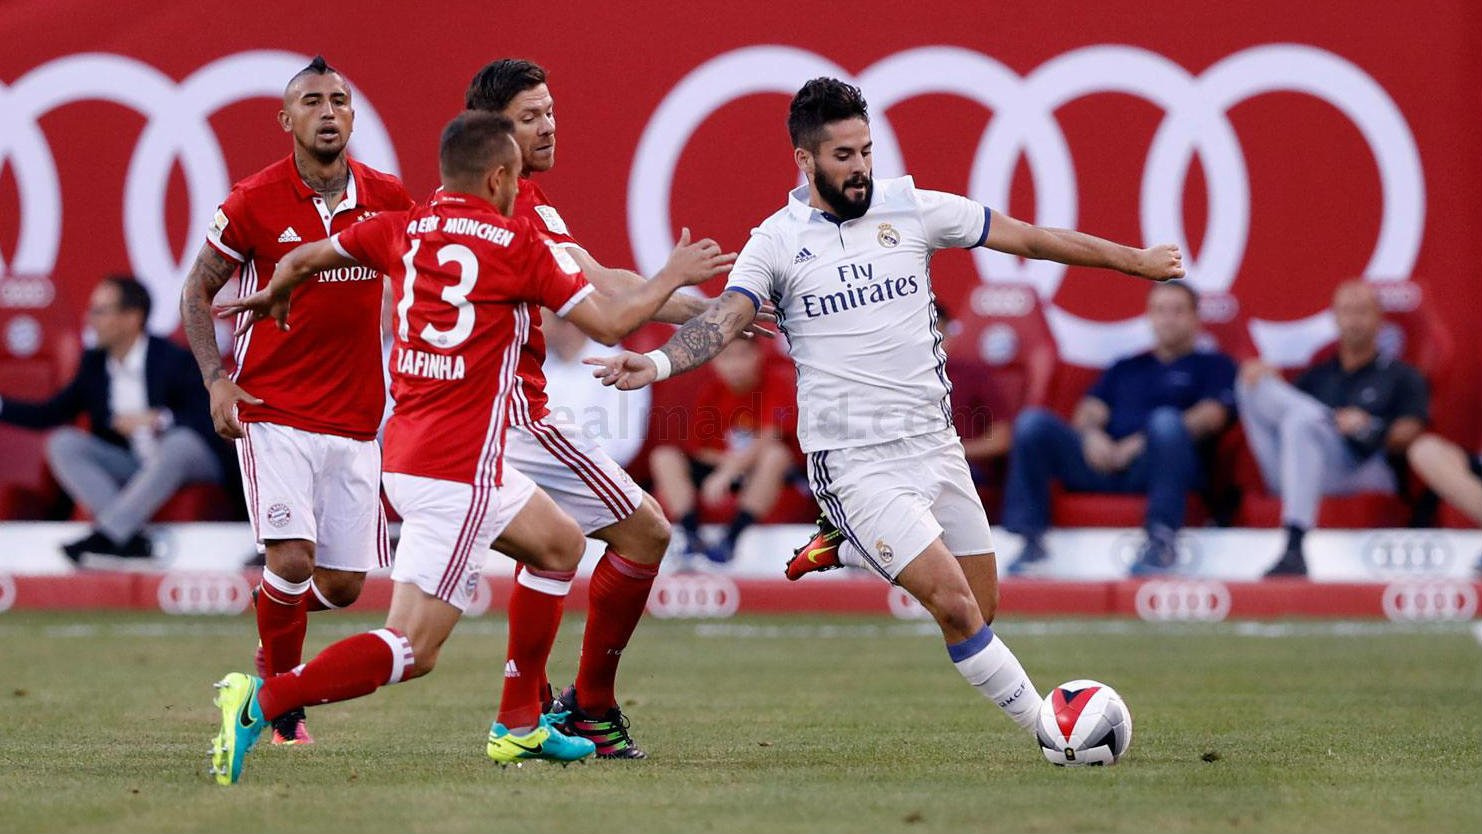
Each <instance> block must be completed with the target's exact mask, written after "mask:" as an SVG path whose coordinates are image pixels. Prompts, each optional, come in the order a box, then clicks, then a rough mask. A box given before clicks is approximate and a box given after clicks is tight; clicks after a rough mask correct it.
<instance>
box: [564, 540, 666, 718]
mask: <svg viewBox="0 0 1482 834" xmlns="http://www.w3.org/2000/svg"><path fill="white" fill-rule="evenodd" d="M658 575H659V566H658V565H643V564H639V563H638V562H634V561H632V560H630V559H625V558H623V556H622V555H620V554H619V553H618V552H617V551H615V550H612V549H611V548H609V549H608V551H607V553H605V554H603V556H602V561H600V562H598V563H597V569H596V570H595V571H593V572H592V583H591V585H589V586H588V587H589V588H590V591H589V593H590V597H591V598H590V602H589V603H588V604H587V632H586V634H585V635H584V636H583V638H582V644H581V665H580V666H578V667H577V672H576V693H577V696H578V697H579V699H580V700H581V708H582V710H583V711H584V712H589V713H591V714H593V715H601V714H603V713H605V712H607V711H608V710H609V709H612V708H613V707H615V706H617V696H616V695H614V694H613V686H614V682H615V681H616V680H617V667H618V662H619V661H621V660H622V654H623V649H624V648H626V647H627V645H628V639H629V638H630V637H632V636H633V629H635V628H637V627H638V620H639V619H641V618H642V617H643V609H644V606H646V605H647V604H648V592H649V589H650V588H652V587H653V585H654V577H656V576H658Z"/></svg>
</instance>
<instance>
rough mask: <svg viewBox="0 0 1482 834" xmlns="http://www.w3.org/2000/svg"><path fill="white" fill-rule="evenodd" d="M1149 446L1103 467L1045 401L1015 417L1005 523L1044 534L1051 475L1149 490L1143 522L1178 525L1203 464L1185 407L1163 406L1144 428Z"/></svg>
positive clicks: (1086, 485) (1068, 482) (1097, 486)
mask: <svg viewBox="0 0 1482 834" xmlns="http://www.w3.org/2000/svg"><path fill="white" fill-rule="evenodd" d="M1143 431H1144V434H1145V435H1146V437H1147V450H1146V451H1145V452H1143V453H1142V455H1140V456H1139V457H1138V458H1137V459H1136V460H1134V461H1133V462H1132V465H1131V466H1129V467H1127V469H1126V470H1124V471H1122V472H1114V473H1112V474H1109V475H1108V474H1103V473H1101V472H1097V471H1096V470H1094V469H1092V468H1091V467H1090V465H1089V464H1087V463H1086V456H1085V455H1084V454H1083V453H1082V451H1081V437H1080V435H1079V434H1078V433H1076V431H1075V429H1072V428H1071V427H1070V426H1069V425H1067V424H1066V422H1065V421H1064V420H1061V419H1060V418H1059V417H1056V416H1055V415H1054V414H1051V413H1050V412H1048V411H1045V410H1044V409H1040V408H1031V409H1027V410H1025V411H1024V412H1023V413H1021V414H1020V415H1019V419H1017V420H1015V421H1014V449H1013V454H1012V455H1011V456H1010V458H1009V478H1008V484H1007V485H1006V487H1005V490H1004V497H1003V526H1004V529H1006V530H1010V531H1013V532H1015V533H1019V534H1020V535H1024V536H1029V537H1037V536H1039V535H1041V534H1043V533H1044V532H1045V530H1047V529H1048V528H1049V526H1050V479H1052V478H1059V479H1060V481H1061V483H1063V484H1064V485H1065V488H1066V489H1067V490H1070V491H1071V492H1146V493H1147V496H1148V510H1147V516H1146V518H1145V521H1144V523H1145V524H1146V525H1147V526H1148V527H1153V526H1154V525H1162V526H1164V527H1168V528H1169V529H1172V530H1177V529H1178V528H1180V527H1182V526H1183V523H1184V500H1185V497H1186V496H1187V494H1188V492H1189V490H1190V489H1193V488H1194V487H1195V486H1196V485H1197V484H1198V483H1199V481H1200V479H1201V477H1202V475H1203V472H1202V466H1201V464H1200V461H1199V455H1198V450H1197V448H1196V446H1195V443H1194V438H1193V437H1191V436H1190V435H1189V431H1188V429H1186V428H1185V427H1184V420H1183V412H1181V411H1179V410H1178V409H1176V408H1171V407H1170V408H1159V409H1156V410H1154V411H1153V413H1152V415H1151V416H1149V417H1148V422H1147V426H1146V427H1145V428H1144V430H1143Z"/></svg>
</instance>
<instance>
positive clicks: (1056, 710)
mask: <svg viewBox="0 0 1482 834" xmlns="http://www.w3.org/2000/svg"><path fill="white" fill-rule="evenodd" d="M1035 735H1036V736H1038V737H1039V748H1040V752H1041V753H1044V754H1045V758H1046V759H1049V760H1050V764H1053V765H1058V766H1061V767H1066V766H1075V765H1111V764H1116V763H1117V760H1118V759H1120V758H1122V756H1123V755H1125V754H1126V753H1127V747H1128V746H1129V745H1131V744H1132V713H1131V712H1128V710H1127V705H1126V704H1124V703H1122V696H1120V695H1118V694H1117V691H1116V690H1115V689H1112V688H1111V687H1110V686H1107V685H1106V684H1104V683H1100V682H1098V681H1087V680H1080V681H1069V682H1067V683H1062V684H1060V685H1059V686H1057V687H1055V688H1054V689H1053V690H1051V691H1050V694H1049V695H1048V696H1046V697H1045V700H1044V703H1042V704H1041V705H1040V708H1039V724H1038V725H1037V726H1036V727H1035Z"/></svg>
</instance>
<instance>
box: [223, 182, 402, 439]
mask: <svg viewBox="0 0 1482 834" xmlns="http://www.w3.org/2000/svg"><path fill="white" fill-rule="evenodd" d="M411 205H412V198H411V197H410V196H408V195H407V191H406V188H404V187H403V186H402V184H401V180H399V179H397V178H396V177H393V176H391V175H390V174H384V173H381V172H380V171H377V170H375V169H373V168H367V167H366V166H364V165H362V164H360V163H359V162H356V161H355V160H353V159H352V160H350V180H349V183H348V184H347V186H346V188H345V197H344V199H343V200H341V201H340V204H339V205H338V206H336V207H335V210H334V211H333V212H332V213H331V212H330V211H329V208H328V207H327V206H326V204H325V202H324V200H323V199H322V198H321V197H320V196H319V195H318V194H316V193H314V191H313V189H311V188H309V186H307V185H305V184H304V181H303V178H302V177H300V176H299V173H298V168H297V167H296V166H295V165H294V164H293V157H292V156H291V155H290V156H289V157H287V158H286V159H284V160H282V161H280V162H276V163H274V164H272V165H269V166H268V167H266V168H264V169H262V170H261V171H259V172H257V173H256V174H253V175H252V176H250V177H248V178H246V179H244V180H242V181H241V182H239V183H237V184H236V185H235V186H234V187H233V188H232V192H231V194H229V195H228V196H227V198H226V202H224V203H222V204H221V208H219V209H217V211H216V216H215V218H213V220H212V222H211V227H210V229H209V230H208V231H207V236H206V239H207V241H208V242H209V243H210V244H211V246H213V247H214V248H215V249H216V251H218V252H220V253H221V254H222V255H224V256H226V257H228V258H231V259H232V260H234V261H236V262H237V263H240V264H242V281H241V289H240V292H241V294H243V295H247V294H249V293H253V292H256V291H257V290H259V289H261V288H262V287H265V286H267V283H268V281H269V280H271V279H272V277H273V268H274V266H276V265H277V263H278V259H280V258H282V257H283V256H284V255H286V254H288V252H289V251H290V250H292V249H293V248H295V247H297V246H300V245H302V244H303V243H305V242H307V241H313V240H324V239H325V238H327V237H329V236H330V235H331V234H334V233H335V232H341V231H344V230H345V229H347V228H349V227H350V226H351V225H352V224H354V223H357V222H359V221H361V220H364V219H366V218H368V217H370V216H372V215H374V214H375V213H376V212H380V211H404V210H406V209H408V208H410V207H411ZM381 297H382V279H381V275H380V273H378V272H376V271H375V270H372V269H367V268H365V267H351V268H349V269H333V270H329V271H327V272H321V273H319V274H318V275H316V276H314V277H313V278H312V279H311V280H309V281H307V282H305V283H304V284H302V285H301V286H300V287H299V288H298V289H296V290H294V292H293V314H292V315H293V319H292V322H293V329H291V330H288V331H282V330H279V329H278V327H277V325H276V324H275V323H274V322H273V321H271V320H268V319H264V320H262V321H259V322H258V323H257V324H255V325H253V326H252V328H251V329H250V330H248V331H247V332H246V333H244V334H243V335H241V336H238V337H237V338H236V341H235V342H234V344H233V348H232V350H233V355H234V356H235V358H236V364H237V368H236V371H235V373H234V374H233V377H232V378H233V379H235V380H236V381H237V384H239V385H241V386H242V388H243V389H245V390H246V391H248V392H249V393H251V394H252V395H253V396H255V397H259V398H261V399H262V401H263V404H262V405H249V404H247V403H241V404H240V405H239V406H238V408H237V416H238V418H239V419H241V420H242V422H244V423H257V422H262V423H277V424H280V425H284V426H292V427H293V428H296V429H302V430H303V431H310V432H316V433H319V434H335V435H341V436H343V437H353V438H355V439H357V440H374V439H375V436H376V429H378V428H379V427H380V424H381V414H382V412H383V411H384V410H385V407H386V391H385V382H384V379H383V377H382V375H381V327H380V321H381V318H380V314H379V311H380V309H381Z"/></svg>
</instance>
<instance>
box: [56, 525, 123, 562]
mask: <svg viewBox="0 0 1482 834" xmlns="http://www.w3.org/2000/svg"><path fill="white" fill-rule="evenodd" d="M62 553H63V554H65V555H66V557H67V558H68V559H71V560H72V564H74V565H80V564H82V556H83V554H84V553H100V554H102V555H104V556H120V555H122V554H121V553H120V549H119V546H118V545H116V544H114V543H113V540H112V539H110V538H108V537H107V536H105V535H103V534H102V533H99V532H98V531H97V530H94V531H93V532H91V533H88V534H87V535H86V536H83V537H82V538H80V539H78V540H77V541H75V542H71V543H70V544H64V545H62Z"/></svg>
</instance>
